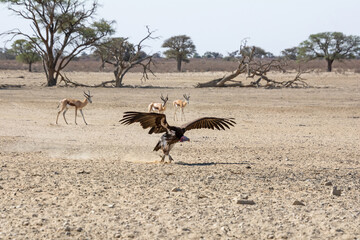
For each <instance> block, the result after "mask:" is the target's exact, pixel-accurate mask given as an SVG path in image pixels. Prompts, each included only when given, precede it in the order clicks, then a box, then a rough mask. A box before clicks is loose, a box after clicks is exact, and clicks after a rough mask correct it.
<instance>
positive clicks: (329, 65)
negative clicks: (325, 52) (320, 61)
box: [326, 59, 334, 72]
mask: <svg viewBox="0 0 360 240" xmlns="http://www.w3.org/2000/svg"><path fill="white" fill-rule="evenodd" d="M326 61H327V71H328V72H331V70H332V64H333V62H334V59H326Z"/></svg>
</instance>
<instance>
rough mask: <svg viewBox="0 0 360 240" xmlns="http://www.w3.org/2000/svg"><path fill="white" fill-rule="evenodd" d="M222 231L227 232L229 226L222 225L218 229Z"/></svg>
mask: <svg viewBox="0 0 360 240" xmlns="http://www.w3.org/2000/svg"><path fill="white" fill-rule="evenodd" d="M220 230H221V231H222V232H223V233H225V234H226V233H228V232H230V228H229V227H228V226H223V227H221V229H220Z"/></svg>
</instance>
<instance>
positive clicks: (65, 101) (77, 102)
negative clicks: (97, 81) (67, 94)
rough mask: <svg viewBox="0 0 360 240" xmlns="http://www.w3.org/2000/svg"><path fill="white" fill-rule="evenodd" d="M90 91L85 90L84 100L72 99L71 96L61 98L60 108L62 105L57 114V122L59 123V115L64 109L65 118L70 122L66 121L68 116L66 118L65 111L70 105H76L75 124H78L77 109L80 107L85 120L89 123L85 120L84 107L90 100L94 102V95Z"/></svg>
mask: <svg viewBox="0 0 360 240" xmlns="http://www.w3.org/2000/svg"><path fill="white" fill-rule="evenodd" d="M88 92H89V93H86V92H84V97H85V99H84V101H81V100H77V99H71V98H64V99H63V100H61V101H60V102H59V105H58V108H59V106H60V105H61V109H60V111H59V112H58V114H57V117H56V124H58V119H59V115H60V113H61V112H62V111H64V112H63V116H64V120H65V122H66V124H68V122H67V121H66V118H65V113H66V111H67V110H68V109H69V107H75V124H76V125H77V123H76V117H77V110H78V109H79V110H80V113H81V115H82V117H83V119H84V122H85V124H86V125H87V122H86V121H85V117H84V114H83V112H82V109H83V108H84V107H85V106H86V105H87V104H88V102H90V103H92V100H91V97H93V96H91V95H90V91H88Z"/></svg>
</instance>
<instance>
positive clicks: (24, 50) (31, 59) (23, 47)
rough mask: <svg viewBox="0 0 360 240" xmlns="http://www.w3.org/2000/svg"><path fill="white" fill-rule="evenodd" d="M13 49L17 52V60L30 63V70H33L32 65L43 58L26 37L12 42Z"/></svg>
mask: <svg viewBox="0 0 360 240" xmlns="http://www.w3.org/2000/svg"><path fill="white" fill-rule="evenodd" d="M12 51H13V52H14V53H15V55H16V60H17V61H19V62H23V63H26V64H29V72H31V65H32V64H33V63H35V62H38V61H40V60H41V57H40V55H39V54H38V53H37V52H36V50H35V47H34V46H33V45H32V44H31V42H29V41H26V40H25V39H18V40H16V41H15V42H14V43H13V44H12Z"/></svg>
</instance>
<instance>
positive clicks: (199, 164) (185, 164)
mask: <svg viewBox="0 0 360 240" xmlns="http://www.w3.org/2000/svg"><path fill="white" fill-rule="evenodd" d="M175 164H177V165H182V166H213V165H251V163H249V162H205V163H186V162H175Z"/></svg>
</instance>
